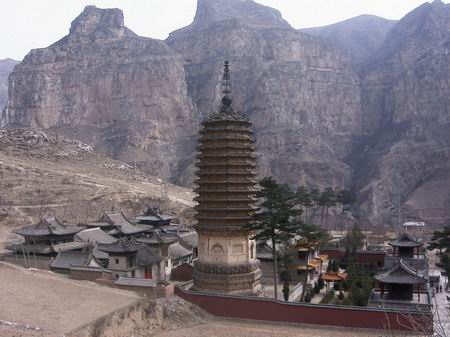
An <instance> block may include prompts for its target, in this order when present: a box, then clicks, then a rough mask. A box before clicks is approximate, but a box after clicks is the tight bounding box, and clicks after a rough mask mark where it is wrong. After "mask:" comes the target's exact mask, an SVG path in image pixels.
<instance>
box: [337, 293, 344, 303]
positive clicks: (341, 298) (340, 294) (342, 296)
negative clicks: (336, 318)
mask: <svg viewBox="0 0 450 337" xmlns="http://www.w3.org/2000/svg"><path fill="white" fill-rule="evenodd" d="M338 298H339V300H340V301H342V300H343V299H344V293H343V292H342V291H341V292H339V296H338Z"/></svg>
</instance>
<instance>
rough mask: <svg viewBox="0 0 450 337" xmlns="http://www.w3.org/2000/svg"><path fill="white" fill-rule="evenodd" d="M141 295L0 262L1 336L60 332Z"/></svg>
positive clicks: (86, 321) (128, 302)
mask: <svg viewBox="0 0 450 337" xmlns="http://www.w3.org/2000/svg"><path fill="white" fill-rule="evenodd" d="M140 299H141V298H140V297H139V296H138V295H136V294H135V293H133V292H128V291H122V290H117V289H111V288H107V287H103V286H100V285H97V284H95V283H92V282H86V281H74V280H69V279H66V278H63V277H61V276H59V275H55V274H53V273H51V272H47V271H41V270H30V269H28V270H25V269H22V268H20V267H16V266H13V265H10V264H6V263H4V262H0V336H2V337H4V336H24V337H28V336H52V335H54V334H59V336H60V335H61V334H63V333H67V332H69V331H72V330H74V329H75V328H77V327H79V326H81V325H84V324H87V323H90V322H92V321H94V320H95V319H97V318H99V317H101V316H103V315H106V314H108V313H111V312H113V311H115V310H118V309H120V308H124V307H127V306H129V305H131V304H133V303H136V302H137V301H139V300H140Z"/></svg>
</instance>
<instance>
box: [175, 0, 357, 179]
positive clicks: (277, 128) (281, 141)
mask: <svg viewBox="0 0 450 337" xmlns="http://www.w3.org/2000/svg"><path fill="white" fill-rule="evenodd" d="M217 2H218V1H216V0H214V1H208V0H204V1H199V3H198V9H197V14H196V16H195V18H196V19H195V20H194V22H193V23H192V24H191V25H190V26H188V27H185V28H182V29H179V30H177V31H175V32H173V33H171V34H170V36H169V38H168V39H167V43H168V44H169V46H170V47H171V48H172V49H173V50H174V51H176V52H177V53H179V54H181V55H182V56H183V59H184V60H185V64H184V66H185V71H186V75H187V76H186V79H187V84H188V91H189V94H190V96H191V97H192V98H193V100H194V102H195V103H196V106H197V108H198V111H199V114H200V115H202V116H205V115H208V114H209V113H211V112H213V109H214V106H215V105H216V104H217V102H218V100H219V98H220V95H221V82H220V76H221V71H222V63H223V60H224V58H225V57H228V59H229V60H230V61H231V64H232V96H233V99H234V102H235V106H236V107H239V109H241V110H242V112H243V113H244V114H245V115H246V116H247V117H249V118H250V120H251V121H252V123H253V126H254V129H255V132H256V139H257V146H258V151H259V152H260V153H261V157H260V163H259V164H260V173H261V175H275V176H277V177H279V178H282V179H283V180H284V181H285V182H288V183H292V184H300V183H313V182H314V183H317V184H320V185H336V186H345V185H346V184H348V183H349V182H350V175H351V172H350V168H349V167H348V166H347V165H346V163H345V162H344V158H345V157H346V156H347V155H348V154H349V152H348V149H349V148H351V145H350V143H351V138H352V135H355V134H356V135H357V134H358V131H359V130H360V129H361V126H360V123H359V120H358V115H357V114H358V108H359V104H360V103H359V79H358V77H357V75H356V74H355V73H354V71H353V70H352V69H351V66H350V64H349V62H348V61H347V60H346V59H345V57H343V56H342V55H341V54H340V53H339V52H338V51H337V50H335V49H334V48H333V47H330V46H328V45H327V44H325V43H324V42H323V41H322V40H321V39H320V38H316V37H313V36H309V35H305V34H302V33H299V32H297V31H296V30H295V29H293V28H292V27H290V26H289V25H287V24H285V23H284V22H283V23H282V24H280V20H279V13H278V11H275V10H273V9H268V8H266V7H262V6H261V7H262V9H261V10H264V11H265V13H266V15H265V16H264V17H263V19H259V20H260V21H261V22H258V21H255V17H254V12H253V11H247V10H246V7H242V4H246V5H247V4H250V3H251V4H252V5H253V6H255V5H256V4H255V3H254V2H252V1H230V2H226V6H224V8H221V7H218V6H216V3H217ZM221 3H224V2H223V1H221ZM230 6H235V7H236V8H234V9H230ZM213 10H214V11H215V13H216V15H215V20H214V21H213V22H212V23H208V24H207V25H204V24H203V21H202V20H201V18H202V14H199V13H207V12H211V11H213ZM270 11H271V13H272V14H271V13H270ZM230 12H238V13H239V16H238V17H231V18H230V17H229V15H228V13H230ZM196 20H198V22H197V21H196ZM199 27H203V28H199ZM206 50H207V52H205V51H206Z"/></svg>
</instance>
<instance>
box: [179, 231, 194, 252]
mask: <svg viewBox="0 0 450 337" xmlns="http://www.w3.org/2000/svg"><path fill="white" fill-rule="evenodd" d="M178 238H179V239H180V241H182V243H184V244H186V245H188V246H190V247H192V248H195V247H197V246H198V233H197V232H194V231H192V232H188V233H182V234H179V235H178Z"/></svg>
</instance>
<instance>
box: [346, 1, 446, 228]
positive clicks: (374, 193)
mask: <svg viewBox="0 0 450 337" xmlns="http://www.w3.org/2000/svg"><path fill="white" fill-rule="evenodd" d="M449 36H450V5H446V4H444V3H443V2H441V1H439V0H435V1H434V2H433V3H425V4H423V5H421V6H419V7H418V8H416V9H415V10H414V11H412V12H411V13H409V14H408V15H406V16H405V17H404V18H403V19H402V20H400V21H399V22H398V23H397V24H396V25H395V26H394V27H393V28H392V30H391V31H390V33H389V34H388V36H387V38H386V41H385V43H384V45H383V46H382V47H381V48H380V50H379V51H378V53H377V54H375V55H374V56H373V57H372V59H371V60H369V62H368V63H367V67H366V71H365V72H364V73H363V93H362V102H363V105H362V108H363V109H362V113H363V121H364V122H363V124H364V125H366V126H369V125H371V127H370V128H367V132H368V133H369V134H371V136H370V137H369V138H368V139H367V140H366V141H365V143H364V144H363V145H362V147H363V148H364V149H360V151H355V153H354V157H353V158H356V160H355V161H354V162H353V164H352V166H353V167H356V168H358V170H357V171H356V173H355V180H354V183H355V186H356V189H357V190H358V191H360V192H361V195H366V196H367V198H362V200H364V202H362V208H363V210H365V212H367V213H368V214H371V216H372V220H373V221H374V222H382V221H386V220H387V219H392V217H393V216H394V215H395V216H396V217H397V215H398V214H399V215H400V217H401V218H402V217H403V218H413V219H414V218H417V219H426V220H427V221H428V222H429V223H431V224H433V223H434V224H437V223H441V224H442V223H445V222H446V221H450V209H449V207H448V205H449V204H450V108H449V107H450V98H449V96H448V92H449V90H450V84H449V77H450V38H449ZM358 156H359V158H358ZM399 208H400V210H399Z"/></svg>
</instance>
